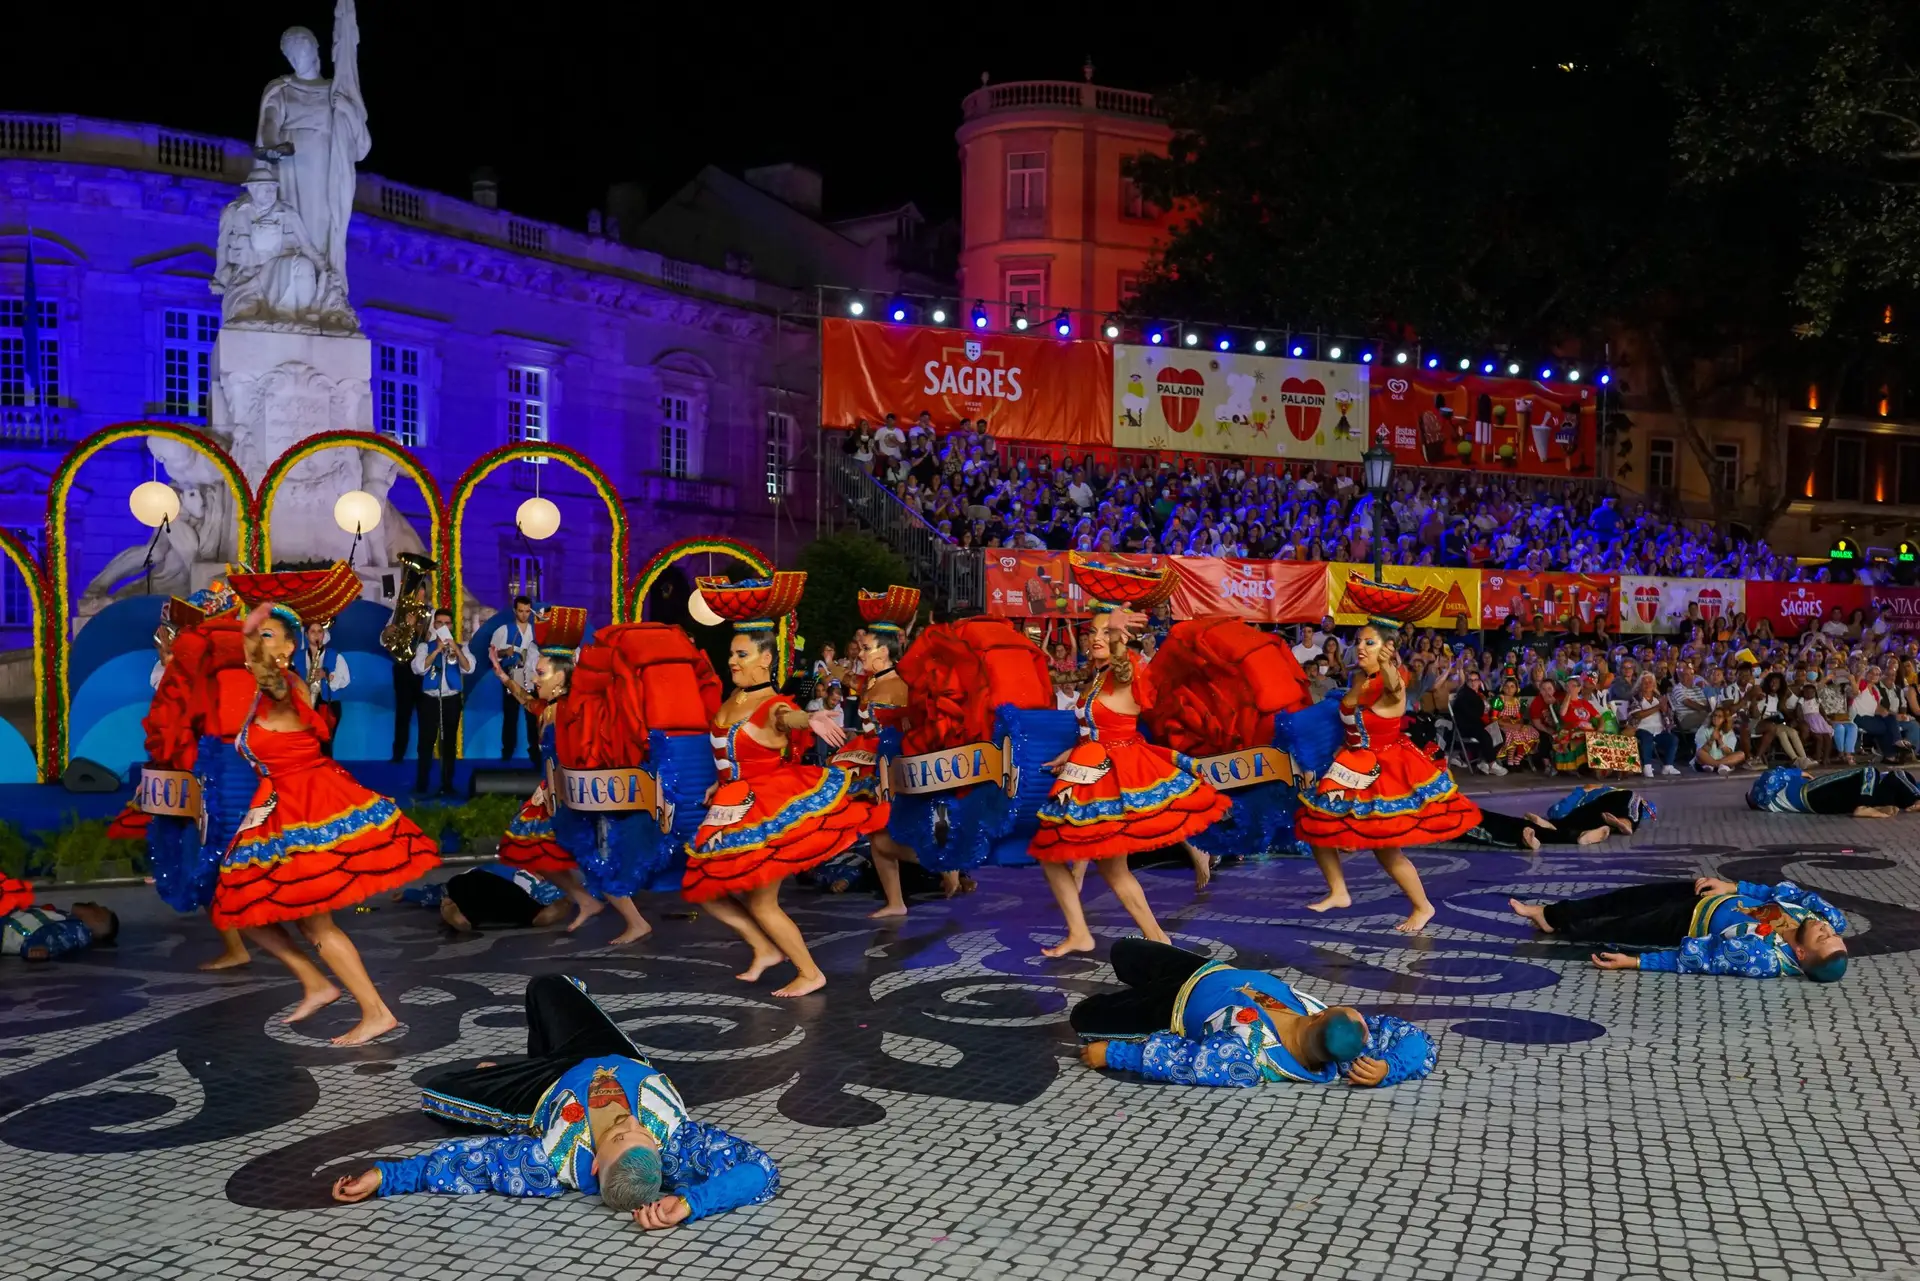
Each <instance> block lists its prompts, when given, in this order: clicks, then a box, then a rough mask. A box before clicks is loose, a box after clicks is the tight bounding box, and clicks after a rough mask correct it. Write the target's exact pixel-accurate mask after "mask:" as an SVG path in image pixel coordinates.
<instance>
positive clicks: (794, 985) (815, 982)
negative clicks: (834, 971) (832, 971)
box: [773, 974, 827, 1000]
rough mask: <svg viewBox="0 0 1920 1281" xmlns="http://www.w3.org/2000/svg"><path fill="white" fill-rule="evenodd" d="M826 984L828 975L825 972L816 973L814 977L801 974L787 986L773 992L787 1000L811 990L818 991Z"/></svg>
mask: <svg viewBox="0 0 1920 1281" xmlns="http://www.w3.org/2000/svg"><path fill="white" fill-rule="evenodd" d="M826 985H827V976H826V975H825V974H815V975H814V976H813V977H812V978H808V977H806V976H805V975H801V976H800V977H799V978H796V979H794V981H793V982H791V983H789V984H787V985H786V986H785V987H777V988H775V989H773V994H774V995H775V996H777V997H780V998H781V999H783V1000H785V999H789V998H792V997H796V996H805V995H806V994H807V993H809V992H818V991H819V990H820V989H821V988H823V987H825V986H826Z"/></svg>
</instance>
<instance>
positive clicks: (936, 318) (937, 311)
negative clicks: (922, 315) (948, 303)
mask: <svg viewBox="0 0 1920 1281" xmlns="http://www.w3.org/2000/svg"><path fill="white" fill-rule="evenodd" d="M933 323H934V324H936V325H944V324H946V323H947V309H946V308H945V307H935V308H934V309H933Z"/></svg>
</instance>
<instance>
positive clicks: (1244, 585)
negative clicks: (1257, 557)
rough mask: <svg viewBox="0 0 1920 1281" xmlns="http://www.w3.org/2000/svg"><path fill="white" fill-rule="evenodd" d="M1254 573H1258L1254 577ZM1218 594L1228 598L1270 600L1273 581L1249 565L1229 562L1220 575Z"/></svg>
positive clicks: (1273, 589)
mask: <svg viewBox="0 0 1920 1281" xmlns="http://www.w3.org/2000/svg"><path fill="white" fill-rule="evenodd" d="M1256 575H1258V576H1257V577H1256ZM1220 594H1221V595H1222V596H1223V597H1225V598H1226V599H1228V600H1272V599H1273V598H1274V595H1275V587H1274V582H1273V580H1272V579H1271V578H1268V577H1266V576H1265V574H1264V572H1263V571H1261V570H1258V569H1255V568H1253V567H1251V566H1245V565H1233V564H1229V565H1228V566H1227V567H1226V572H1225V573H1224V574H1222V575H1220Z"/></svg>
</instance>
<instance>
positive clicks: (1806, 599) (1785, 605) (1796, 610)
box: [1780, 587, 1826, 618]
mask: <svg viewBox="0 0 1920 1281" xmlns="http://www.w3.org/2000/svg"><path fill="white" fill-rule="evenodd" d="M1824 613H1826V610H1825V609H1824V608H1823V607H1822V605H1821V601H1820V597H1819V595H1818V594H1817V593H1812V594H1810V593H1809V592H1808V591H1807V589H1806V588H1804V587H1796V588H1795V589H1794V592H1793V595H1792V596H1787V597H1782V598H1781V601H1780V617H1782V618H1819V617H1820V616H1821V615H1822V614H1824Z"/></svg>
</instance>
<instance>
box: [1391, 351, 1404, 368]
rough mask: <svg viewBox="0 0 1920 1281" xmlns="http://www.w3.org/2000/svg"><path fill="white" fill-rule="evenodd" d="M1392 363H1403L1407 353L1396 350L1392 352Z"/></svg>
mask: <svg viewBox="0 0 1920 1281" xmlns="http://www.w3.org/2000/svg"><path fill="white" fill-rule="evenodd" d="M1393 363H1394V364H1396V365H1404V364H1406V363H1407V353H1406V352H1404V351H1396V352H1394V353H1393Z"/></svg>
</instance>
